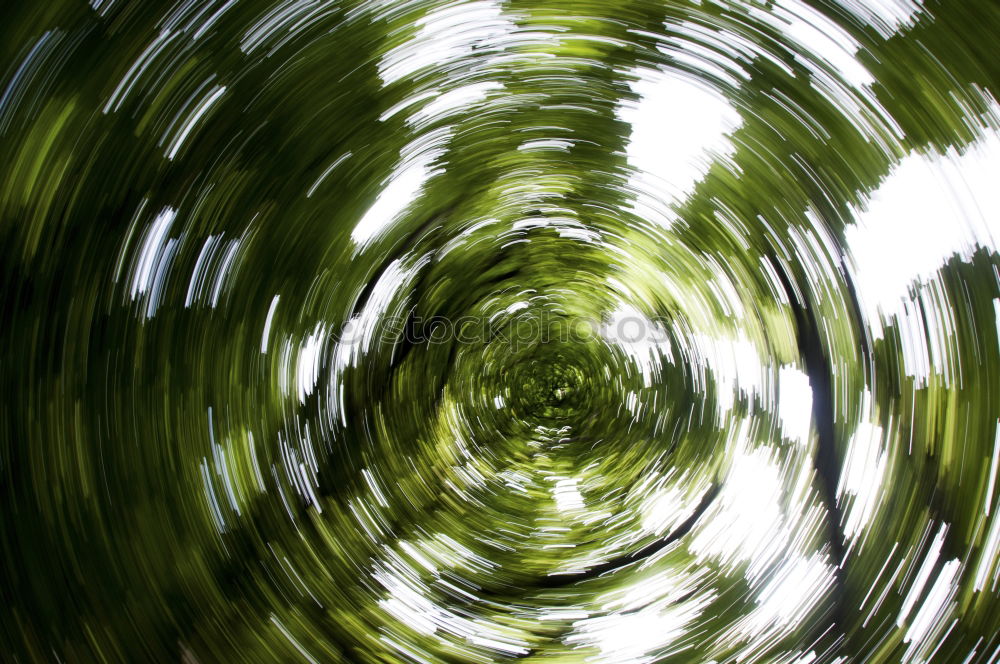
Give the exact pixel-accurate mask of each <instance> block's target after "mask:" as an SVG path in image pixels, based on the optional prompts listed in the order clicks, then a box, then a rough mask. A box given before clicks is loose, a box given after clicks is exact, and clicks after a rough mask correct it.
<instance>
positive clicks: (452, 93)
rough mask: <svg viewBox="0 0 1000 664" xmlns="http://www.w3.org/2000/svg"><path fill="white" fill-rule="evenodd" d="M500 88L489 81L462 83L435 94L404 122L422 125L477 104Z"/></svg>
mask: <svg viewBox="0 0 1000 664" xmlns="http://www.w3.org/2000/svg"><path fill="white" fill-rule="evenodd" d="M501 89H503V86H502V85H500V84H499V83H496V82H493V81H489V82H485V83H472V84H470V85H463V86H462V87H459V88H455V89H454V90H449V91H448V92H444V93H441V94H437V97H436V98H435V99H434V100H433V101H431V102H428V103H427V104H425V105H424V106H422V107H421V108H419V109H417V110H416V111H414V112H413V114H412V115H410V117H408V118H407V119H406V123H407V124H408V125H410V126H412V127H418V128H419V127H423V126H425V125H427V124H428V123H430V122H433V121H435V120H439V119H441V118H445V117H449V116H451V115H453V114H455V112H456V111H461V110H463V109H467V108H469V107H471V106H473V105H475V104H478V103H479V102H481V101H482V100H484V99H486V96H487V95H488V94H489V93H491V92H495V91H496V90H501Z"/></svg>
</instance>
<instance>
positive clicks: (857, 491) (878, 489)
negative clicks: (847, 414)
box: [837, 397, 887, 542]
mask: <svg viewBox="0 0 1000 664" xmlns="http://www.w3.org/2000/svg"><path fill="white" fill-rule="evenodd" d="M869 398H870V397H869ZM882 438H883V433H882V428H881V427H880V426H878V425H877V424H872V423H871V422H861V423H860V424H858V427H857V429H855V431H854V434H853V435H852V436H851V439H850V440H849V441H848V443H847V453H846V454H845V456H844V468H843V471H842V472H841V475H840V484H839V486H838V487H837V494H838V501H843V500H844V498H845V497H847V496H852V497H853V500H851V501H850V502H849V503H847V505H846V506H845V507H844V509H843V514H844V517H843V518H844V522H843V524H842V525H843V529H844V538H845V539H846V540H848V541H849V542H853V540H855V539H856V538H857V537H859V536H861V535H863V534H864V533H866V532H867V527H868V524H869V523H871V520H872V518H873V517H874V516H875V510H876V508H877V507H878V505H879V502H880V501H881V499H882V496H883V487H882V482H883V481H884V479H885V471H886V465H887V458H886V457H887V455H886V452H885V450H884V449H883V448H882Z"/></svg>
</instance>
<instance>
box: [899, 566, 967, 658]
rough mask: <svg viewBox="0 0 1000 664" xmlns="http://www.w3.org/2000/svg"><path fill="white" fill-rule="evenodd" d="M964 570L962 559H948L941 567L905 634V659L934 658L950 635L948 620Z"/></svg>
mask: <svg viewBox="0 0 1000 664" xmlns="http://www.w3.org/2000/svg"><path fill="white" fill-rule="evenodd" d="M961 573H962V563H961V562H960V561H959V560H958V559H957V558H955V559H953V560H949V561H948V562H946V563H945V564H944V565H943V566H942V567H941V572H940V573H939V574H938V576H937V579H936V580H935V581H934V584H933V585H932V586H931V588H930V590H928V591H927V596H926V597H925V598H924V601H923V603H921V605H920V608H919V609H918V610H917V614H916V615H915V616H914V617H913V622H911V623H910V627H909V629H907V630H906V634H905V635H904V636H903V643H908V644H910V647H909V648H907V650H906V653H905V654H904V655H903V661H904V662H910V661H918V662H930V661H932V657H933V653H934V651H936V650H937V646H938V645H940V643H941V641H942V640H943V639H944V638H945V637H946V636H947V629H950V628H948V627H947V621H948V619H949V618H950V617H951V614H952V612H953V611H954V608H955V603H954V601H953V600H954V598H955V593H956V592H957V591H958V579H959V577H960V576H961Z"/></svg>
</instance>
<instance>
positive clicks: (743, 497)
mask: <svg viewBox="0 0 1000 664" xmlns="http://www.w3.org/2000/svg"><path fill="white" fill-rule="evenodd" d="M746 426H747V425H745V424H744V425H743V429H746ZM741 433H742V435H743V436H744V437H745V436H746V435H747V432H746V431H745V430H744V431H742V432H741ZM744 444H745V443H744ZM744 444H741V443H740V442H739V441H737V442H736V443H735V445H736V446H737V452H736V456H735V458H734V459H733V461H732V464H731V466H730V472H729V474H728V475H727V476H726V478H725V482H724V483H723V485H722V489H721V491H720V492H719V496H718V497H717V498H716V500H715V501H714V503H713V506H712V508H710V511H711V512H713V513H712V514H711V515H706V517H707V518H702V519H701V520H700V523H701V524H703V525H701V526H700V527H699V528H698V530H697V532H696V533H694V538H693V539H692V540H691V551H692V553H694V554H695V555H696V556H699V557H711V558H715V559H717V560H719V561H720V562H722V563H723V564H735V563H738V562H743V561H746V562H752V563H753V569H752V570H750V571H748V576H751V577H753V576H755V575H756V574H759V573H760V572H761V571H762V570H764V569H766V568H767V567H768V565H770V564H771V563H773V562H774V561H775V560H777V559H778V557H779V556H780V555H781V554H782V553H783V552H784V551H785V550H786V548H787V547H788V539H789V534H790V532H789V529H788V527H787V526H786V525H785V524H784V519H783V518H782V514H781V507H780V505H781V502H782V494H783V492H784V489H785V484H784V482H783V481H782V476H781V469H780V468H779V467H778V466H777V464H775V462H774V461H775V460H774V458H773V457H772V456H771V455H770V454H768V452H767V450H766V449H760V450H752V451H750V450H746V449H744Z"/></svg>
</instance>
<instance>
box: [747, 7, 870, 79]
mask: <svg viewBox="0 0 1000 664" xmlns="http://www.w3.org/2000/svg"><path fill="white" fill-rule="evenodd" d="M772 12H773V14H772V15H773V16H774V17H776V18H777V19H778V20H777V21H775V20H773V19H772V20H768V23H770V24H772V25H774V26H775V27H777V28H778V29H779V30H781V31H782V32H784V33H785V35H787V36H788V37H790V38H791V39H792V40H793V41H795V42H798V44H799V45H800V46H801V48H802V49H803V50H804V51H805V52H807V53H809V54H810V56H812V58H815V59H817V60H822V61H824V62H826V63H827V64H828V65H829V66H830V67H831V68H832V69H834V70H835V71H837V72H838V73H839V74H840V75H841V76H842V77H843V78H844V80H845V81H846V82H847V83H849V84H851V85H852V86H854V87H855V88H861V87H864V86H867V85H871V84H872V83H874V81H875V79H874V78H873V77H872V75H871V72H869V71H868V70H867V69H865V67H864V65H862V64H861V63H860V62H859V61H858V59H857V57H856V53H857V52H858V49H859V48H860V47H861V45H860V44H859V43H858V42H857V41H856V40H855V39H854V38H853V37H851V35H850V34H848V33H847V32H846V31H845V30H844V29H843V28H841V27H840V26H839V25H837V24H836V23H834V22H833V21H831V20H830V19H828V18H827V17H826V16H824V15H823V14H821V13H820V12H818V11H816V10H815V9H813V8H812V7H809V6H807V5H806V4H804V3H802V2H798V0H777V1H776V2H775V3H774V9H773V10H772ZM755 13H756V12H755Z"/></svg>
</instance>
